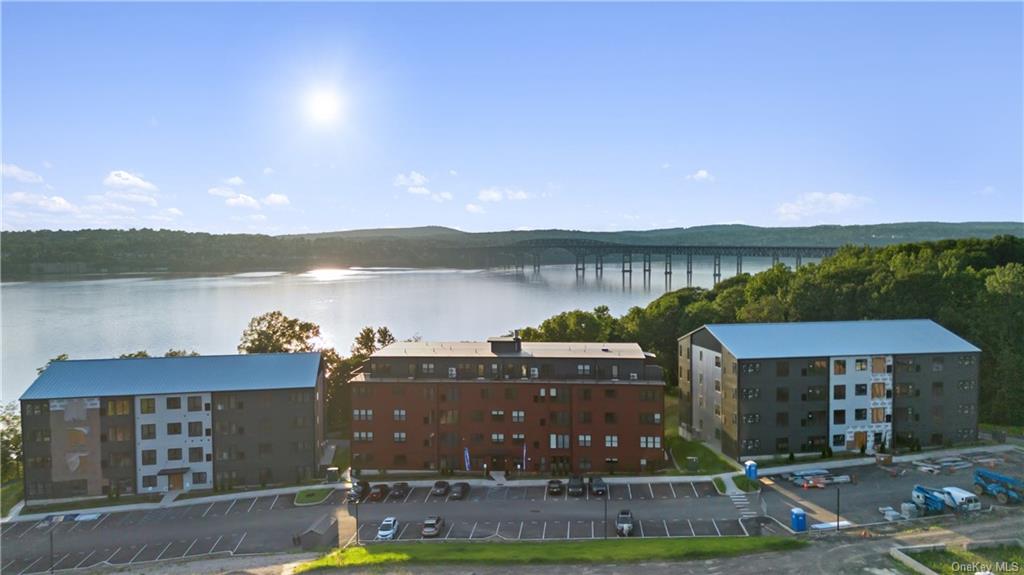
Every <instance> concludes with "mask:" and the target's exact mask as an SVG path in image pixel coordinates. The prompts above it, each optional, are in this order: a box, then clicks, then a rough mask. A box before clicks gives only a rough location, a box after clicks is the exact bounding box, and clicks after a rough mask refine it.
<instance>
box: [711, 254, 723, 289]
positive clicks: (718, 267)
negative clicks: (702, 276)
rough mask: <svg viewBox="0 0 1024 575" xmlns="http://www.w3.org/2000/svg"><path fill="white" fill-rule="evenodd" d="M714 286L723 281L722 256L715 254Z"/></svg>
mask: <svg viewBox="0 0 1024 575" xmlns="http://www.w3.org/2000/svg"><path fill="white" fill-rule="evenodd" d="M713 277H714V284H712V285H718V282H720V281H722V256H720V255H718V254H715V271H714V276H713Z"/></svg>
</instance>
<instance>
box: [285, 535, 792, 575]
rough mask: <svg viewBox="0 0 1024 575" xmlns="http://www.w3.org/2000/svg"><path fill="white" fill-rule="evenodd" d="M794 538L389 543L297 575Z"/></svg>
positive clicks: (721, 548) (629, 553) (312, 565)
mask: <svg viewBox="0 0 1024 575" xmlns="http://www.w3.org/2000/svg"><path fill="white" fill-rule="evenodd" d="M803 545H805V543H804V542H803V541H799V540H796V539H792V538H788V537H719V538H700V539H610V540H608V541H604V540H598V541H557V542H556V541H551V542H547V543H541V542H529V543H522V542H521V543H468V542H467V543H452V542H449V543H443V544H435V543H427V544H423V543H412V542H410V543H388V544H386V545H368V546H365V547H349V548H347V549H338V550H336V551H333V552H331V553H329V554H327V555H324V556H323V557H321V558H319V559H316V560H314V561H310V562H309V563H305V564H303V565H301V566H299V568H298V569H296V570H295V573H301V572H305V571H311V570H314V569H325V568H335V567H364V566H371V565H388V564H391V565H395V564H409V565H416V564H506V565H508V564H541V563H633V562H638V561H675V560H684V559H701V558H705V557H725V556H731V555H742V554H745V553H759V552H763V551H785V550H791V549H798V548H800V547H802V546H803Z"/></svg>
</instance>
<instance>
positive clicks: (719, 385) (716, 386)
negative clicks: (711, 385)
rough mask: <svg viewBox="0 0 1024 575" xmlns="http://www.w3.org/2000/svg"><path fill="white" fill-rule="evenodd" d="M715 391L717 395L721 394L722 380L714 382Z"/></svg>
mask: <svg viewBox="0 0 1024 575" xmlns="http://www.w3.org/2000/svg"><path fill="white" fill-rule="evenodd" d="M715 391H717V392H718V393H722V380H720V379H716V380H715Z"/></svg>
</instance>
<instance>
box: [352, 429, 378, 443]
mask: <svg viewBox="0 0 1024 575" xmlns="http://www.w3.org/2000/svg"><path fill="white" fill-rule="evenodd" d="M352 440H353V441H373V432H372V431H355V432H353V433H352Z"/></svg>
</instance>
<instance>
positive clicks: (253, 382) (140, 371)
mask: <svg viewBox="0 0 1024 575" xmlns="http://www.w3.org/2000/svg"><path fill="white" fill-rule="evenodd" d="M319 370H320V353H319V352H313V353H254V354H243V355H199V356H183V357H150V358H133V359H84V360H68V361H54V362H52V363H50V366H49V367H47V368H46V371H44V372H43V374H42V375H40V376H39V377H38V378H36V380H35V382H33V383H32V385H31V386H29V388H28V390H26V391H25V393H24V394H22V396H21V399H22V400H39V399H64V398H73V397H111V396H118V395H163V394H172V393H204V392H206V393H210V392H223V391H228V392H230V391H259V390H270V389H294V388H311V387H315V386H316V381H317V375H318V373H319Z"/></svg>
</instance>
